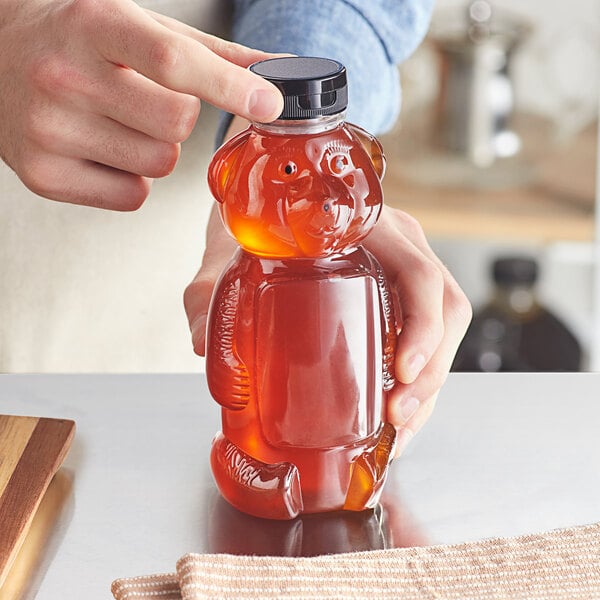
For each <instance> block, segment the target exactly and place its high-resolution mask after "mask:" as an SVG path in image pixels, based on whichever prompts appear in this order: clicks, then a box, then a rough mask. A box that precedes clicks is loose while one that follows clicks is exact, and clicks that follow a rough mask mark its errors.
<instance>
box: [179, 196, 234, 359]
mask: <svg viewBox="0 0 600 600" xmlns="http://www.w3.org/2000/svg"><path fill="white" fill-rule="evenodd" d="M236 248H237V245H236V243H235V242H234V240H233V239H232V238H231V237H230V236H229V234H228V233H227V232H226V231H225V228H224V227H223V224H222V222H221V219H220V217H219V215H218V213H217V209H216V207H215V206H213V209H212V212H211V215H210V219H209V221H208V227H207V234H206V250H205V251H204V256H203V257H202V266H201V267H200V270H199V271H198V273H196V276H195V277H194V279H193V280H192V281H191V283H190V284H189V285H188V286H187V288H186V289H185V292H184V294H183V305H184V307H185V312H186V314H187V318H188V323H189V325H190V332H191V334H192V344H193V345H194V352H195V353H196V354H198V355H200V356H205V353H206V348H205V345H206V319H207V316H208V307H209V304H210V299H211V297H212V293H213V289H214V287H215V284H216V282H217V280H218V279H219V277H220V275H221V273H222V272H223V269H224V268H225V266H226V265H227V263H228V262H229V260H230V259H231V257H232V255H233V252H234V251H235V249H236Z"/></svg>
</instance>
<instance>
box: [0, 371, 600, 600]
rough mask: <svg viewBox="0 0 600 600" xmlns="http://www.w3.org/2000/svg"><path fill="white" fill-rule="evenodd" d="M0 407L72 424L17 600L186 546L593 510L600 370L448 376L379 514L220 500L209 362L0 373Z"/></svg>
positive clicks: (226, 546)
mask: <svg viewBox="0 0 600 600" xmlns="http://www.w3.org/2000/svg"><path fill="white" fill-rule="evenodd" d="M0 412H1V413H6V414H19V415H35V416H47V417H62V418H69V419H73V420H75V421H76V423H77V433H76V437H75V441H74V443H73V447H72V449H71V452H70V454H69V456H68V457H67V460H66V462H65V465H64V467H63V470H62V473H61V476H62V477H63V482H64V481H71V480H72V488H71V489H70V491H69V492H68V493H67V494H66V497H65V499H64V501H63V503H62V506H61V510H60V513H59V514H58V516H57V520H56V522H55V523H54V526H53V535H52V538H51V539H50V542H49V544H48V547H47V548H46V549H45V551H44V554H43V557H42V558H43V560H42V562H41V565H40V566H39V568H38V569H37V571H36V573H35V576H34V577H32V578H31V580H30V588H29V590H28V591H27V593H26V594H25V598H37V599H39V600H57V599H58V598H60V599H61V600H81V599H82V598H85V599H86V600H107V599H108V598H110V597H111V595H110V584H111V582H112V580H113V579H115V578H117V577H123V576H134V575H142V574H149V573H159V572H166V571H172V570H174V567H175V562H176V560H177V559H178V558H179V557H180V556H181V555H183V554H185V553H186V552H192V551H193V552H219V551H228V552H248V551H251V552H255V553H275V552H283V553H286V552H287V553H288V554H297V553H298V552H300V551H302V552H307V553H315V552H320V551H324V550H325V551H335V550H338V551H344V550H351V549H361V550H362V549H366V548H367V547H369V544H371V545H373V546H376V547H382V546H384V545H385V546H403V545H415V544H430V543H432V544H436V543H455V542H462V541H469V540H478V539H483V538H487V537H492V536H507V535H518V534H522V533H533V532H537V531H542V530H549V529H555V528H558V527H564V526H570V525H578V524H584V523H591V522H595V521H598V520H600V470H599V468H598V465H600V436H599V435H598V433H599V429H600V374H501V375H490V374H485V375H475V374H451V375H450V377H449V379H448V382H447V383H446V385H445V387H444V388H443V391H442V393H441V394H440V397H439V400H438V405H437V408H436V411H435V413H434V415H433V416H432V418H431V420H430V421H429V423H428V424H427V426H426V427H425V429H424V430H423V431H422V432H421V433H420V434H419V435H418V436H417V437H416V438H415V439H414V441H413V442H412V445H411V446H410V447H409V449H408V450H407V452H406V453H405V455H404V456H403V457H402V458H401V459H400V460H398V461H396V462H394V464H393V465H392V468H391V473H390V478H389V480H388V483H387V485H386V492H385V496H384V499H383V505H384V508H383V511H382V512H381V513H378V515H379V520H376V519H375V518H374V517H371V516H367V517H360V518H358V519H356V518H351V519H346V520H344V519H343V518H342V519H340V518H339V517H333V518H326V519H325V520H322V519H321V520H315V519H314V518H312V519H311V518H308V519H307V520H305V521H304V522H303V523H301V524H300V525H298V524H296V525H290V524H289V523H288V524H272V523H271V524H269V523H268V522H263V521H259V520H257V519H250V518H247V517H245V516H241V515H239V514H238V513H237V512H236V511H233V510H232V509H230V508H229V507H228V506H227V505H225V503H224V502H223V501H222V500H221V499H220V498H219V497H218V495H217V492H216V489H215V486H214V484H213V481H212V477H211V475H210V471H209V466H208V454H209V448H210V442H211V439H212V436H213V434H214V432H215V431H216V430H217V429H218V427H219V408H218V406H217V405H216V404H215V403H214V402H213V401H212V399H211V398H210V396H209V394H208V391H207V388H206V384H205V379H204V376H203V375H2V376H0ZM63 487H64V485H63ZM361 519H362V520H361ZM299 527H300V529H299ZM325 532H326V533H325ZM302 538H304V539H302Z"/></svg>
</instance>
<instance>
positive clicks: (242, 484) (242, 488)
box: [210, 433, 304, 519]
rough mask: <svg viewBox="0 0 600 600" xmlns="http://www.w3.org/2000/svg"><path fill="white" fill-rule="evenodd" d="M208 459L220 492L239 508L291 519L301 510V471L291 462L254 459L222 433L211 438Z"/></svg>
mask: <svg viewBox="0 0 600 600" xmlns="http://www.w3.org/2000/svg"><path fill="white" fill-rule="evenodd" d="M210 461H211V466H212V471H213V475H214V477H215V481H216V483H217V486H218V488H219V490H220V492H221V494H222V495H223V497H224V498H225V499H226V500H227V501H228V502H229V503H230V504H232V505H233V506H235V507H236V508H237V509H239V510H241V511H242V512H245V513H248V514H251V515H254V516H255V517H262V518H265V519H293V518H295V517H296V516H297V515H298V514H299V513H300V512H302V510H303V508H304V504H303V501H302V493H301V490H300V474H299V473H298V469H297V467H296V466H295V465H293V464H292V463H288V462H281V463H277V464H267V463H264V462H261V461H259V460H256V459H255V458H253V457H252V456H250V455H249V454H246V453H245V452H244V451H243V450H240V448H238V447H237V446H236V445H235V444H234V443H233V442H231V441H230V440H228V439H227V438H226V437H225V436H224V435H223V434H222V433H218V434H217V436H216V437H215V439H214V441H213V445H212V451H211V455H210Z"/></svg>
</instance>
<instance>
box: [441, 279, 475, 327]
mask: <svg viewBox="0 0 600 600" xmlns="http://www.w3.org/2000/svg"><path fill="white" fill-rule="evenodd" d="M445 296H446V298H445V300H444V304H445V305H446V307H447V310H448V311H449V313H450V315H451V316H452V318H453V319H454V320H455V321H456V322H457V323H460V324H461V325H462V328H463V329H465V330H466V328H467V327H468V325H469V323H470V322H471V319H472V318H473V307H472V306H471V302H469V299H468V298H467V296H466V294H465V293H464V292H463V290H462V288H461V287H460V286H459V285H458V283H456V281H455V280H454V279H451V280H450V281H449V282H447V283H446V293H445Z"/></svg>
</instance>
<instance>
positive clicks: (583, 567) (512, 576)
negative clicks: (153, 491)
mask: <svg viewBox="0 0 600 600" xmlns="http://www.w3.org/2000/svg"><path fill="white" fill-rule="evenodd" d="M112 592H113V594H114V597H115V598H116V599H117V600H175V599H179V598H183V599H184V600H201V599H205V598H231V599H235V600H256V599H260V600H262V599H265V600H267V599H269V600H270V599H275V598H282V599H283V598H295V599H298V598H306V599H310V598H314V599H318V600H329V599H335V600H346V599H349V598H361V599H362V598H364V599H368V600H373V599H374V598H390V599H391V598H394V599H395V600H417V599H419V600H421V599H424V598H427V599H432V598H439V599H448V600H450V599H454V600H470V599H473V600H488V599H499V598H510V599H515V600H516V599H522V600H559V599H560V600H583V599H585V600H594V599H600V523H597V524H594V525H587V526H581V527H574V528H569V529H560V530H556V531H552V532H548V533H543V534H537V535H525V536H520V537H516V538H495V539H490V540H485V541H481V542H473V543H465V544H455V545H445V546H442V545H440V546H428V547H418V548H398V549H393V550H376V551H369V552H356V553H348V554H334V555H328V556H317V557H312V558H287V557H265V556H234V555H230V554H204V555H201V554H186V555H185V556H183V557H182V558H181V559H180V560H179V562H178V563H177V572H176V573H172V574H167V575H154V576H148V577H136V578H132V579H119V580H117V581H115V582H114V583H113V585H112Z"/></svg>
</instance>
